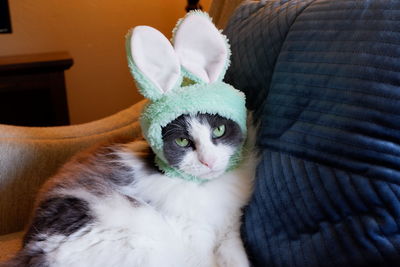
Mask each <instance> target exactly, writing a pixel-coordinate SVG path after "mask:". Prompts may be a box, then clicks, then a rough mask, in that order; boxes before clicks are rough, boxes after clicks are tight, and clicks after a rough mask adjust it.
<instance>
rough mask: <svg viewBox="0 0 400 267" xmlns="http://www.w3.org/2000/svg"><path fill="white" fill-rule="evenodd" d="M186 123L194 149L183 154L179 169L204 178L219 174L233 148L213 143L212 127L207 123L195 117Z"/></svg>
mask: <svg viewBox="0 0 400 267" xmlns="http://www.w3.org/2000/svg"><path fill="white" fill-rule="evenodd" d="M188 124H189V133H190V136H191V137H192V138H193V141H194V142H195V143H196V150H192V151H190V152H187V153H186V154H185V157H184V158H183V160H182V162H181V163H180V165H179V169H180V170H182V171H184V172H186V173H189V174H192V175H194V176H197V177H199V178H204V179H211V178H215V177H218V176H220V175H221V174H222V173H224V171H225V170H226V168H227V167H228V164H229V159H230V157H231V156H232V155H233V153H234V152H235V150H234V149H233V148H232V147H231V146H228V145H222V144H218V145H214V144H213V142H212V141H211V133H212V129H211V128H210V126H209V125H208V124H202V123H201V122H199V121H198V120H196V119H192V120H191V121H190V122H189V123H188ZM202 162H203V163H202ZM204 163H207V165H208V166H207V165H205V164H204Z"/></svg>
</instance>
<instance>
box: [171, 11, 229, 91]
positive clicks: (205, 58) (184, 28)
mask: <svg viewBox="0 0 400 267" xmlns="http://www.w3.org/2000/svg"><path fill="white" fill-rule="evenodd" d="M174 47H175V51H176V53H177V54H178V56H179V60H180V61H181V64H182V66H183V67H184V68H185V69H187V70H188V71H189V72H191V73H192V74H194V75H196V76H197V77H198V78H200V79H201V80H203V81H204V82H207V83H212V82H215V81H217V80H218V79H219V78H221V76H222V75H223V71H224V70H225V65H226V62H227V60H228V55H229V52H228V48H227V45H226V42H225V40H224V38H223V36H222V35H221V33H220V32H219V31H218V29H217V28H216V27H215V26H214V24H212V22H211V21H210V20H209V19H208V18H207V17H205V16H204V15H201V14H192V15H189V16H188V17H186V18H185V19H184V20H183V22H182V23H181V24H180V25H179V27H178V29H177V31H176V32H175V37H174Z"/></svg>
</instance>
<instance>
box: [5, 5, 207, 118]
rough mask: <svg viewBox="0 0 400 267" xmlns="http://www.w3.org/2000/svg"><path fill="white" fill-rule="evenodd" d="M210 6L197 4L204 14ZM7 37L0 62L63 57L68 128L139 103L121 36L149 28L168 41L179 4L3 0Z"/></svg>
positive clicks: (180, 8)
mask: <svg viewBox="0 0 400 267" xmlns="http://www.w3.org/2000/svg"><path fill="white" fill-rule="evenodd" d="M210 3H211V0H202V1H201V4H202V5H203V7H204V9H205V10H208V8H209V6H210ZM9 4H10V10H11V19H12V27H13V33H12V34H1V35H0V56H2V55H15V54H29V53H42V52H52V51H68V52H69V53H70V54H71V56H72V57H73V59H74V61H75V63H74V66H73V67H72V68H71V69H70V70H68V71H67V72H66V81H67V95H68V105H69V112H70V118H71V123H73V124H77V123H83V122H88V121H92V120H95V119H99V118H102V117H105V116H108V115H111V114H113V113H115V112H117V111H119V110H121V109H124V108H126V107H128V106H130V105H132V104H133V103H135V102H137V101H139V100H140V99H141V96H140V95H139V94H138V93H137V92H136V89H135V87H134V82H133V80H132V77H131V75H130V73H129V71H128V68H127V64H126V59H125V47H124V46H125V40H124V36H125V34H126V32H127V31H128V29H130V28H132V27H133V26H136V25H150V26H153V27H155V28H157V29H159V30H160V31H161V32H163V33H164V34H165V35H166V36H167V37H168V38H169V37H170V36H171V30H172V28H173V27H174V25H175V23H176V21H177V20H178V19H179V18H180V17H182V16H184V15H185V11H184V7H185V6H186V1H185V0H112V1H111V0H69V1H65V0H9Z"/></svg>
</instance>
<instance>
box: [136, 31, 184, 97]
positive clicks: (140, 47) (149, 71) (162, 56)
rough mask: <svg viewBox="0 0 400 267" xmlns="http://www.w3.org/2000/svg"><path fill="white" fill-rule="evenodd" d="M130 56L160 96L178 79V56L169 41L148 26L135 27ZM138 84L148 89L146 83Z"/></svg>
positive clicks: (172, 86) (170, 88)
mask: <svg viewBox="0 0 400 267" xmlns="http://www.w3.org/2000/svg"><path fill="white" fill-rule="evenodd" d="M131 54H132V59H133V61H134V63H135V64H136V66H137V68H138V69H139V70H140V71H141V72H142V73H143V74H144V75H145V77H146V78H147V79H149V80H150V82H151V83H153V84H154V86H156V90H158V91H159V92H160V93H161V94H164V93H167V92H169V91H170V90H172V89H173V88H174V86H175V85H176V83H177V82H178V80H179V79H180V76H181V71H180V64H179V59H178V56H177V54H176V53H175V50H174V48H173V47H172V45H171V43H170V42H169V40H168V39H167V38H166V37H165V36H164V35H163V34H162V33H161V32H159V31H158V30H156V29H154V28H152V27H148V26H138V27H135V28H134V30H133V32H132V36H131ZM138 82H139V83H140V84H143V85H145V87H148V86H146V81H138ZM147 90H154V89H151V88H147Z"/></svg>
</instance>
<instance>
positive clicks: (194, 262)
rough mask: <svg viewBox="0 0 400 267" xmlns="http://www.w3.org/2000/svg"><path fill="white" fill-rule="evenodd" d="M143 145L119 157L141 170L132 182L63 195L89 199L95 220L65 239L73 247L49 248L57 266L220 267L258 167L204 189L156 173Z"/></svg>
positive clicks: (230, 174)
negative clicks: (219, 256)
mask: <svg viewBox="0 0 400 267" xmlns="http://www.w3.org/2000/svg"><path fill="white" fill-rule="evenodd" d="M140 146H144V145H143V144H140V143H132V144H131V145H129V146H128V149H125V151H124V152H118V153H119V157H120V158H121V159H122V161H123V164H128V165H132V166H136V168H135V169H133V170H132V176H133V180H132V182H131V183H130V184H128V185H122V186H115V187H114V189H113V190H111V191H108V192H107V193H106V194H104V195H102V194H92V193H88V191H87V190H82V188H80V187H76V188H75V187H74V186H72V187H70V188H67V189H61V190H60V191H59V193H60V192H63V193H65V194H68V195H71V196H75V197H77V198H80V199H84V200H85V201H87V203H89V208H90V211H91V213H92V216H93V218H95V219H94V220H93V222H92V223H91V224H88V225H86V226H85V227H83V228H82V229H80V230H79V231H78V232H75V233H74V234H72V235H71V236H68V237H59V238H62V239H64V240H67V241H66V242H61V243H58V242H55V243H57V244H58V245H57V247H56V248H54V247H51V245H47V246H48V247H47V250H48V251H49V254H48V260H49V261H52V265H54V266H90V265H95V266H96V265H98V266H129V265H133V266H214V265H215V264H216V263H215V257H214V251H215V250H216V249H217V247H218V245H219V242H220V241H221V240H222V239H224V238H225V237H224V235H225V234H226V233H227V232H229V231H233V230H234V231H237V228H238V227H239V217H240V212H241V211H240V208H241V207H242V206H243V205H244V204H245V203H246V201H247V199H248V197H249V195H250V192H251V183H252V180H251V179H250V177H251V175H252V169H253V166H252V163H251V161H247V162H245V163H244V164H243V165H242V166H241V168H238V169H236V170H235V171H232V172H228V173H225V174H224V175H222V176H221V177H219V178H218V179H216V180H213V181H210V182H207V183H204V184H201V185H199V184H196V183H188V182H187V181H183V180H180V179H177V178H170V177H166V176H165V175H163V174H161V173H157V172H153V173H151V174H150V175H149V172H148V170H147V169H146V168H145V167H144V165H145V164H146V163H145V162H143V160H142V159H141V158H138V157H136V156H135V153H131V151H133V150H136V149H140ZM128 150H130V151H128ZM89 191H90V190H89ZM52 238H53V239H57V237H54V236H53V237H52ZM78 248H79V249H78ZM77 250H78V251H77ZM117 259H118V261H117ZM141 260H142V261H144V262H138V261H141Z"/></svg>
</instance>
